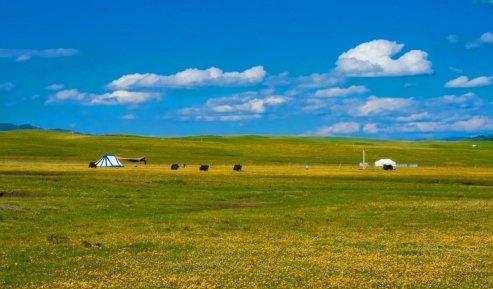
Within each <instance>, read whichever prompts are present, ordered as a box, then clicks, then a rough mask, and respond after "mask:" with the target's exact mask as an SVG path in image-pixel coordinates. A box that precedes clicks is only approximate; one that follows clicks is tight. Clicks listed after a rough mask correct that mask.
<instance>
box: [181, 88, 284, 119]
mask: <svg viewBox="0 0 493 289" xmlns="http://www.w3.org/2000/svg"><path fill="white" fill-rule="evenodd" d="M288 101H289V98H288V97H286V96H283V95H263V94H261V93H258V92H246V93H241V94H236V95H233V96H228V97H220V98H211V99H209V100H207V102H206V103H205V104H204V105H203V106H200V107H188V108H184V109H181V110H180V111H179V112H178V114H179V116H180V117H181V118H182V119H195V120H206V121H216V120H219V121H240V120H249V119H255V118H260V117H261V116H262V115H263V114H264V113H266V112H267V110H268V109H269V108H273V107H277V106H280V105H283V104H285V103H287V102H288Z"/></svg>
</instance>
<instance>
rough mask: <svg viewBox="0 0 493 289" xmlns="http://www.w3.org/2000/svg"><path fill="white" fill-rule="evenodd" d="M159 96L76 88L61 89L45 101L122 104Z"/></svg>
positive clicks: (156, 94)
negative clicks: (86, 91) (91, 91)
mask: <svg viewBox="0 0 493 289" xmlns="http://www.w3.org/2000/svg"><path fill="white" fill-rule="evenodd" d="M159 98H160V94H158V93H151V92H134V91H126V90H117V91H113V92H109V93H104V94H94V93H85V92H80V91H78V90H77V89H66V90H61V91H58V92H57V93H55V94H54V95H52V96H51V97H50V98H49V99H48V100H47V101H46V103H48V104H49V103H55V102H63V101H75V102H80V103H82V104H86V105H122V104H140V103H143V102H146V101H149V100H156V99H159Z"/></svg>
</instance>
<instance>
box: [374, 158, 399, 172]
mask: <svg viewBox="0 0 493 289" xmlns="http://www.w3.org/2000/svg"><path fill="white" fill-rule="evenodd" d="M375 167H380V168H383V169H384V170H389V169H390V170H393V169H395V168H396V167H397V163H396V162H394V161H393V160H391V159H380V160H378V161H376V162H375Z"/></svg>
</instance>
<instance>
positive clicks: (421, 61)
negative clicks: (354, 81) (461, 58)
mask: <svg viewBox="0 0 493 289" xmlns="http://www.w3.org/2000/svg"><path fill="white" fill-rule="evenodd" d="M403 48H404V44H398V43H397V42H394V41H388V40H382V39H380V40H373V41H370V42H365V43H362V44H360V45H358V46H356V47H355V48H352V49H350V50H348V51H346V52H344V53H343V54H341V55H340V56H339V58H338V60H337V67H336V71H338V72H340V73H342V74H344V75H347V76H360V77H377V76H403V75H419V74H430V73H432V72H433V71H432V69H431V62H430V61H428V59H427V57H428V54H427V53H426V52H424V51H421V50H411V51H409V52H407V53H405V54H404V55H402V56H401V57H399V58H392V57H393V56H395V55H397V54H398V53H400V52H401V51H402V49H403Z"/></svg>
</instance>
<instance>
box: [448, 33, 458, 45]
mask: <svg viewBox="0 0 493 289" xmlns="http://www.w3.org/2000/svg"><path fill="white" fill-rule="evenodd" d="M447 40H448V42H450V43H457V42H458V41H459V36H457V35H456V34H450V35H448V36H447Z"/></svg>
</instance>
